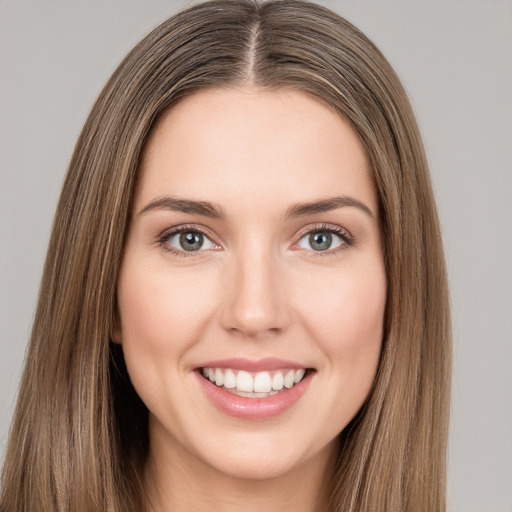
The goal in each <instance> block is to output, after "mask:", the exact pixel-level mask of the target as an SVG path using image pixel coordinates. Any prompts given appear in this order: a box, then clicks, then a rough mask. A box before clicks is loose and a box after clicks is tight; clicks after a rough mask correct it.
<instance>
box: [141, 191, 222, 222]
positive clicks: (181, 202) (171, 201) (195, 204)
mask: <svg viewBox="0 0 512 512" xmlns="http://www.w3.org/2000/svg"><path fill="white" fill-rule="evenodd" d="M155 210H171V211H174V212H180V213H192V214H196V215H204V216H205V217H210V218H212V219H223V218H225V215H224V212H223V211H222V208H221V207H220V206H219V205H218V204H215V203H210V202H208V201H194V200H192V199H178V198H176V197H169V196H165V197H157V198H156V199H154V200H153V201H151V202H150V203H148V204H147V205H146V206H144V208H142V210H141V211H140V212H139V215H142V214H144V213H148V212H151V211H155Z"/></svg>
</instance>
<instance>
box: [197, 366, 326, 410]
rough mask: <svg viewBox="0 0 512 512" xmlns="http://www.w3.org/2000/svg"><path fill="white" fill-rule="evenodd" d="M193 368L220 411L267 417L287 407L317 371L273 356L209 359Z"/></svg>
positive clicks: (308, 383) (306, 387)
mask: <svg viewBox="0 0 512 512" xmlns="http://www.w3.org/2000/svg"><path fill="white" fill-rule="evenodd" d="M195 370H196V371H194V374H195V375H196V376H197V380H198V382H199V385H200V387H201V388H202V389H203V392H204V393H205V395H206V397H207V398H208V400H209V401H210V403H212V404H213V405H214V406H215V407H216V408H217V409H218V410H219V411H220V412H222V413H225V414H227V415H229V416H233V417H236V418H241V419H245V420H265V419H270V418H273V417H276V416H279V415H280V414H282V413H284V412H285V411H287V410H288V409H291V408H292V406H294V405H295V404H296V403H297V402H299V401H300V399H301V397H302V396H303V395H304V394H305V393H306V391H307V389H308V387H309V385H310V383H311V381H312V380H313V377H314V376H315V374H316V373H317V372H316V370H315V369H313V368H307V367H301V365H300V364H296V363H293V362H291V361H284V360H281V359H275V358H266V359H262V360H259V361H249V360H247V359H226V360H222V361H211V362H208V363H204V364H203V365H201V366H199V367H196V368H195Z"/></svg>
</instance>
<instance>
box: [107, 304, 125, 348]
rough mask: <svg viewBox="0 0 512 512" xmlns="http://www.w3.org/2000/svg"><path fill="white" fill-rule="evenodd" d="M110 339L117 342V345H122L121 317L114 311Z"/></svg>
mask: <svg viewBox="0 0 512 512" xmlns="http://www.w3.org/2000/svg"><path fill="white" fill-rule="evenodd" d="M110 339H111V340H112V341H113V342H114V343H117V344H118V345H122V343H123V341H122V340H123V332H122V330H121V319H120V318H119V313H118V312H117V311H116V312H115V313H114V320H113V322H112V329H111V330H110Z"/></svg>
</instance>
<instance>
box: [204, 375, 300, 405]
mask: <svg viewBox="0 0 512 512" xmlns="http://www.w3.org/2000/svg"><path fill="white" fill-rule="evenodd" d="M271 373H273V375H271ZM202 374H203V376H204V377H205V378H207V379H208V380H210V381H211V382H213V383H214V384H215V385H216V386H219V387H221V386H223V387H224V388H225V389H228V390H230V391H231V392H232V393H234V394H236V395H240V396H249V397H252V398H260V397H265V396H271V395H275V394H276V393H277V392H279V391H282V390H283V388H286V389H290V388H291V387H293V386H294V385H295V384H298V383H299V382H300V381H301V380H302V379H303V378H304V375H305V374H306V370H305V368H300V369H298V370H277V371H275V372H268V371H264V372H258V373H253V374H251V373H249V372H246V371H244V370H238V371H236V370H232V369H230V368H202Z"/></svg>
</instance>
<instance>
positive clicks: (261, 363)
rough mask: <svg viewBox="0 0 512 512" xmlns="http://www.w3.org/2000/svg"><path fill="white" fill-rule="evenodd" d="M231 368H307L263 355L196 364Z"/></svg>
mask: <svg viewBox="0 0 512 512" xmlns="http://www.w3.org/2000/svg"><path fill="white" fill-rule="evenodd" d="M205 367H206V368H232V369H233V370H245V371H247V372H261V371H265V370H281V369H285V368H287V369H297V370H298V369H300V368H307V366H304V365H303V364H300V363H297V362H294V361H286V360H285V359H279V358H277V357H265V358H264V359H259V360H257V361H251V360H250V359H244V358H240V357H237V358H231V359H218V360H217V361H208V362H205V363H204V364H201V365H199V366H198V368H205Z"/></svg>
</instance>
